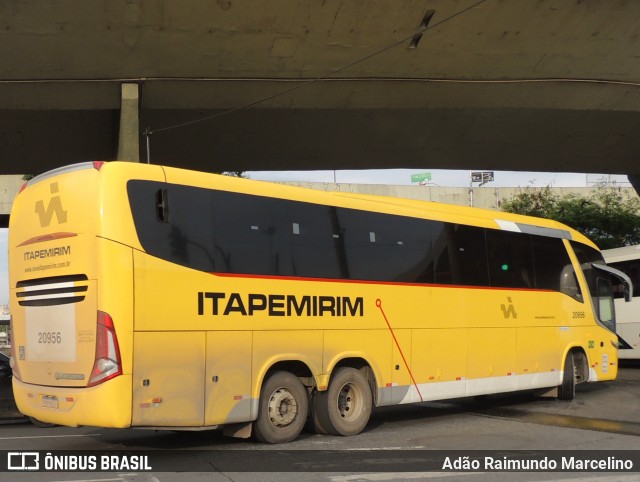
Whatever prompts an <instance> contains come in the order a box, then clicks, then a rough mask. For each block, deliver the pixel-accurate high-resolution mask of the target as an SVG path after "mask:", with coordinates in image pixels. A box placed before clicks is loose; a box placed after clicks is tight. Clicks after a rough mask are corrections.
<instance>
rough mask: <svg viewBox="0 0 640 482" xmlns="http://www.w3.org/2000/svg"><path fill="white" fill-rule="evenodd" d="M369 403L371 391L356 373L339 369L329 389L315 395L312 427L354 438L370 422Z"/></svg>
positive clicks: (357, 372)
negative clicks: (313, 424) (314, 425)
mask: <svg viewBox="0 0 640 482" xmlns="http://www.w3.org/2000/svg"><path fill="white" fill-rule="evenodd" d="M372 401H373V397H372V396H371V387H370V386H369V383H368V382H367V379H366V378H365V377H364V375H363V374H362V373H361V372H360V371H359V370H356V369H355V368H348V367H345V368H338V369H337V370H336V371H335V373H334V375H333V376H332V377H331V381H330V382H329V389H328V390H326V391H324V392H316V394H315V400H314V404H313V405H314V413H313V418H314V423H315V424H316V427H319V428H320V430H321V431H323V432H326V433H330V434H334V435H342V436H345V437H346V436H350V435H357V434H359V433H360V432H362V430H364V428H365V427H366V426H367V423H368V422H369V417H370V416H371V408H372Z"/></svg>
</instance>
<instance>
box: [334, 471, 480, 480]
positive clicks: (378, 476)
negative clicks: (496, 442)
mask: <svg viewBox="0 0 640 482" xmlns="http://www.w3.org/2000/svg"><path fill="white" fill-rule="evenodd" d="M485 473H486V472H388V473H375V474H357V475H339V476H336V477H329V480H331V481H333V482H349V481H352V480H403V479H422V480H425V479H436V478H439V477H462V476H467V475H479V474H485Z"/></svg>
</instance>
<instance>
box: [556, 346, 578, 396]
mask: <svg viewBox="0 0 640 482" xmlns="http://www.w3.org/2000/svg"><path fill="white" fill-rule="evenodd" d="M575 396H576V361H575V358H574V356H573V352H569V353H567V358H566V359H565V361H564V374H563V376H562V384H561V385H559V386H558V399H559V400H566V401H571V400H573V399H574V398H575Z"/></svg>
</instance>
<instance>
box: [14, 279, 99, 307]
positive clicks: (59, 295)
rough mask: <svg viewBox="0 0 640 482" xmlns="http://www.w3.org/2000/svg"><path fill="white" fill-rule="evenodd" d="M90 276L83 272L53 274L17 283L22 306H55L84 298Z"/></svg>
mask: <svg viewBox="0 0 640 482" xmlns="http://www.w3.org/2000/svg"><path fill="white" fill-rule="evenodd" d="M87 280H88V278H87V277H86V276H85V275H83V274H76V275H68V276H52V277H49V278H38V279H33V280H28V281H18V283H17V284H16V288H17V292H16V297H17V298H18V304H19V305H20V306H53V305H66V304H68V303H78V302H79V301H82V300H84V297H85V293H86V291H87V289H88V286H87V283H86V282H87Z"/></svg>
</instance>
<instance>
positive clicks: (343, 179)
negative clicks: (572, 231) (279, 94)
mask: <svg viewBox="0 0 640 482" xmlns="http://www.w3.org/2000/svg"><path fill="white" fill-rule="evenodd" d="M477 171H478V172H480V171H483V170H482V169H478V170H477ZM470 172H471V171H452V170H443V169H384V170H375V169H371V170H344V171H247V172H246V173H245V174H246V175H247V176H248V177H249V178H251V179H256V180H262V181H304V182H334V179H335V181H336V182H337V183H338V184H349V183H354V184H355V183H357V184H398V185H411V184H415V183H412V182H411V175H412V174H422V173H431V181H430V182H429V185H431V186H443V187H467V186H469V185H470ZM474 172H475V171H474ZM493 172H494V181H493V182H489V183H487V184H485V186H486V187H526V186H532V187H545V186H551V187H587V186H593V185H594V184H597V183H599V182H602V181H608V182H615V183H617V184H619V185H622V186H630V184H629V182H628V180H627V176H622V175H607V174H583V173H558V172H555V173H548V172H513V171H493ZM477 185H478V183H475V184H474V186H477Z"/></svg>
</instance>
